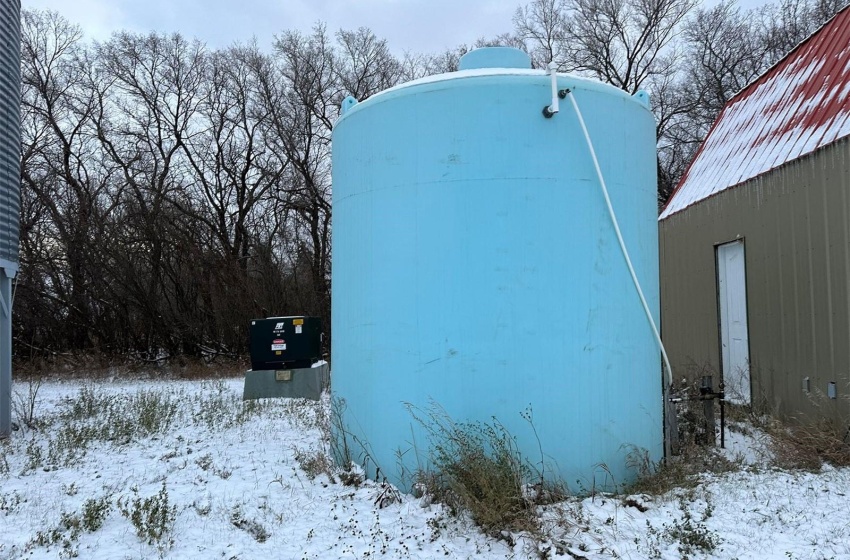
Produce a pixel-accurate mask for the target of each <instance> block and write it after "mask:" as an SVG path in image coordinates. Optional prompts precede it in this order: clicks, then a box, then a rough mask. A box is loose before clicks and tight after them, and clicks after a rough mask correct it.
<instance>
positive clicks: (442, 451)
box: [408, 405, 540, 537]
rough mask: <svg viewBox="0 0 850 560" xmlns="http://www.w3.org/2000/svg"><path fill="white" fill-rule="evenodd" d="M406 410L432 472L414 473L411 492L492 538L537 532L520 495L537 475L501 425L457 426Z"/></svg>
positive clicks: (439, 415) (438, 415)
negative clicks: (426, 446)
mask: <svg viewBox="0 0 850 560" xmlns="http://www.w3.org/2000/svg"><path fill="white" fill-rule="evenodd" d="M408 409H409V410H410V411H411V414H412V415H413V417H414V418H415V419H416V420H417V421H418V422H419V423H420V424H422V426H423V427H424V428H425V429H426V431H427V432H428V434H429V436H430V440H431V447H430V450H429V459H430V463H431V465H432V470H427V469H421V470H420V471H419V472H418V473H416V475H415V477H414V479H415V487H416V488H418V489H419V490H420V491H422V492H423V493H426V494H428V495H430V496H431V498H432V499H433V500H434V501H437V502H441V503H444V504H445V505H447V506H448V507H449V509H450V511H451V512H452V513H454V514H458V513H463V512H466V513H468V514H469V515H470V516H471V517H472V519H473V521H474V522H475V523H476V524H477V525H479V526H480V527H481V528H482V529H483V530H484V531H485V532H487V533H488V534H490V535H492V536H495V537H502V536H503V531H529V532H533V533H536V532H538V531H539V528H540V520H539V518H538V516H537V513H536V511H535V507H534V504H533V503H532V501H531V500H530V499H529V498H528V497H527V495H526V492H525V488H526V482H527V481H528V480H530V479H531V478H532V474H535V475H537V474H539V473H537V472H536V471H535V470H534V469H532V468H531V467H530V465H529V464H528V462H527V461H526V460H525V459H524V458H523V457H522V455H521V454H520V453H519V451H518V449H517V446H516V440H515V438H514V437H513V436H512V435H511V434H510V433H509V432H508V430H507V429H506V428H505V426H504V425H502V424H501V423H500V422H499V421H498V420H496V419H493V422H492V423H480V422H467V423H456V422H454V421H453V420H452V419H451V418H450V417H449V416H448V414H447V413H446V412H445V411H444V410H442V409H440V408H438V407H436V406H434V405H432V406H431V408H430V409H429V410H428V411H426V412H425V413H424V414H423V413H422V412H421V411H419V410H418V409H415V408H414V407H412V406H410V405H408ZM535 479H536V477H535Z"/></svg>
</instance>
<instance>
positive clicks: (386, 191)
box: [331, 48, 663, 490]
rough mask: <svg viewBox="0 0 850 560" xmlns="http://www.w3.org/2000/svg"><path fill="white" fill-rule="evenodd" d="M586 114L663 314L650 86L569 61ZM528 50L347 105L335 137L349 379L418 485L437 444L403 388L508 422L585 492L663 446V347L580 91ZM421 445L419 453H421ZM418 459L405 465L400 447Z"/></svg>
mask: <svg viewBox="0 0 850 560" xmlns="http://www.w3.org/2000/svg"><path fill="white" fill-rule="evenodd" d="M557 85H558V87H559V88H568V89H570V90H571V92H572V93H571V95H574V96H575V100H576V102H577V103H578V105H579V108H580V109H581V111H582V113H583V115H584V119H585V121H586V124H587V128H588V130H589V134H590V136H591V138H592V141H593V143H594V146H595V149H596V152H597V155H598V158H599V164H600V166H601V169H602V173H603V174H604V176H605V179H606V182H607V185H608V189H609V191H610V196H611V201H612V204H613V206H614V209H615V211H616V212H617V215H618V218H619V222H620V226H621V229H622V233H623V236H624V238H625V240H626V244H627V247H628V249H629V251H630V254H631V258H632V261H633V264H634V267H635V270H636V273H637V276H638V278H639V280H640V282H641V284H642V286H643V289H644V291H645V293H646V296H647V300H648V303H649V306H650V309H651V310H652V312H653V314H654V315H655V319H656V321H657V320H658V307H659V296H658V242H657V223H656V216H657V212H656V153H655V122H654V119H653V117H652V114H651V112H650V111H649V108H648V101H647V98H646V95H645V94H643V93H640V94H638V95H636V96H634V97H633V96H629V95H628V94H626V93H625V92H623V91H621V90H619V89H616V88H614V87H611V86H608V85H605V84H601V83H598V82H595V81H592V80H586V79H582V78H578V77H574V76H569V75H559V76H558V78H557ZM551 100H552V92H551V81H550V76H548V75H547V73H546V72H545V71H543V70H531V69H530V63H529V59H528V57H527V55H525V54H524V53H522V52H521V51H518V50H516V49H510V48H488V49H480V50H476V51H472V52H471V53H469V54H467V55H466V56H465V57H464V59H463V60H462V62H461V70H460V71H458V72H453V73H449V74H442V75H439V76H433V77H429V78H424V79H421V80H416V81H413V82H409V83H406V84H403V85H401V86H398V87H394V88H392V89H389V90H386V91H384V92H382V93H380V94H377V95H375V96H373V97H371V98H369V99H368V100H366V101H364V102H362V103H357V102H356V101H355V100H353V99H350V98H349V99H347V100H346V101H345V102H343V114H342V116H341V117H340V119H339V120H338V122H337V124H336V127H335V128H334V132H333V212H334V214H333V216H334V224H333V301H332V335H333V338H332V363H331V365H332V370H333V377H332V390H333V393H334V396H335V397H338V398H340V399H343V400H344V401H345V412H344V421H345V423H346V425H347V426H348V428H349V430H351V432H352V433H354V434H355V435H356V436H357V439H358V440H359V441H360V442H362V443H364V444H365V445H367V447H368V449H367V451H368V454H369V459H368V460H366V459H365V456H364V453H363V450H362V449H360V448H359V446H358V444H355V450H354V451H355V452H354V455H355V459H359V460H361V461H365V462H366V463H368V464H369V466H370V474H374V464H375V463H377V464H378V465H379V466H380V469H381V472H382V473H384V474H386V475H388V477H389V478H390V480H391V481H393V482H396V483H400V484H401V485H402V486H403V487H407V486H408V483H409V480H404V479H403V477H402V473H403V472H404V469H405V468H406V469H408V471H409V470H410V469H414V468H415V467H416V466H417V464H419V462H420V461H422V460H423V458H424V453H425V452H426V451H427V447H428V439H427V436H426V435H425V434H424V433H423V431H422V429H421V427H419V426H418V425H417V423H416V422H415V421H414V420H413V419H412V418H411V416H410V414H409V412H408V411H407V409H406V408H405V403H411V404H413V405H415V406H418V407H420V408H423V409H427V408H428V407H429V403H431V402H434V403H437V404H439V405H440V406H441V407H443V408H444V409H445V411H446V412H447V413H448V414H449V415H450V416H451V417H452V418H454V419H455V420H458V421H483V422H490V421H492V419H493V418H494V417H495V418H497V419H498V420H499V421H500V422H501V423H502V424H504V425H505V426H506V427H507V428H508V429H509V430H510V431H511V432H512V433H513V434H514V435H515V436H516V437H517V440H518V443H519V446H520V449H521V450H522V451H524V452H525V453H526V455H527V456H528V457H529V458H530V459H531V461H532V462H537V461H539V460H540V458H539V451H538V442H537V439H536V437H535V435H534V433H533V431H532V430H531V427H530V426H529V424H528V423H527V422H526V421H525V420H524V419H523V418H522V417H521V416H520V413H521V412H523V411H524V410H526V409H527V408H529V407H531V410H532V412H533V419H534V425H535V427H536V430H537V434H538V435H539V439H540V444H541V445H542V448H543V453H544V454H545V457H544V460H545V462H546V471H547V472H548V473H550V474H556V475H558V476H560V477H562V479H563V480H565V481H566V482H567V483H568V484H569V485H570V486H571V488H572V489H573V490H581V488H582V487H583V488H587V489H589V488H591V487H596V488H600V487H601V486H608V487H610V486H611V484H612V483H616V484H620V483H623V482H625V481H627V480H629V478H631V477H632V473H630V472H629V470H628V468H627V466H626V454H627V453H628V452H629V451H630V450H631V449H644V450H646V451H647V452H648V453H649V456H650V458H651V459H655V460H657V459H659V458H660V457H661V456H662V453H663V440H662V394H661V365H660V355H659V350H658V348H657V346H656V344H655V342H654V338H653V334H652V330H651V327H650V324H649V321H648V320H647V317H646V316H645V314H644V311H643V309H642V306H641V303H640V300H639V298H638V295H637V291H636V289H635V287H634V285H633V283H632V280H631V278H630V275H629V272H628V269H627V266H626V261H625V259H624V257H623V255H622V253H621V251H620V248H619V246H618V243H617V239H616V236H615V232H614V228H613V226H612V222H611V219H610V218H609V215H608V213H607V210H606V206H605V200H604V197H603V194H602V191H601V189H600V186H599V181H598V179H597V176H596V173H595V171H594V167H593V161H592V158H591V155H590V151H589V149H588V146H587V143H586V141H585V138H584V136H583V133H582V131H581V128H580V125H579V121H578V119H577V116H576V113H575V111H574V110H573V108H572V106H571V104H570V103H569V99H566V100H562V101H561V102H560V113H558V114H556V115H555V116H553V117H552V118H545V117H544V116H543V114H542V109H543V108H544V107H545V106H547V105H549V104H550V103H551ZM417 454H418V458H417ZM399 456H401V457H402V459H401V461H402V462H403V463H404V468H403V467H402V466H401V465H400V464H399V459H398V457H399Z"/></svg>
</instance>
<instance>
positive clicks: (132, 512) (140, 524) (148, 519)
mask: <svg viewBox="0 0 850 560" xmlns="http://www.w3.org/2000/svg"><path fill="white" fill-rule="evenodd" d="M133 494H134V497H133V498H132V499H131V498H122V499H119V500H118V509H119V511H120V512H121V515H123V516H124V517H126V518H127V519H129V520H130V523H132V524H133V527H134V528H135V529H136V535H137V536H138V537H139V538H140V539H141V540H142V541H144V542H146V543H148V544H150V545H159V546H162V545H166V544H168V545H170V544H171V541H170V540H168V536H169V535H170V534H171V530H172V528H173V526H174V522H175V520H176V519H177V506H176V505H170V504H169V499H168V490H167V489H166V488H165V482H163V483H162V488H161V489H160V491H159V492H158V493H157V494H154V495H153V496H150V497H149V498H144V499H142V498H141V497H139V496H138V489H136V488H134V489H133Z"/></svg>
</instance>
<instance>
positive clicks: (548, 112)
mask: <svg viewBox="0 0 850 560" xmlns="http://www.w3.org/2000/svg"><path fill="white" fill-rule="evenodd" d="M549 73H550V75H551V76H552V84H553V88H555V87H556V86H555V80H556V74H555V70H554V68H553V65H552V64H550V65H549ZM571 93H572V92H571V91H570V90H569V89H562V90H560V91H557V96H553V97H555V100H554V101H553V103H552V105H549V106H547V107H544V108H543V115H544V116H545V117H546V118H551V117H552V116H553V115H554V114H555V113H557V112H558V103H557V98H560V99H565V98H566V97H567V95H569V97H570V102H571V103H572V106H573V109H575V112H576V116H577V117H578V122H579V125H581V131H582V133H583V134H584V139H585V141H586V142H587V147H588V149H589V150H590V157H591V158H592V159H593V167H594V169H595V170H596V176H597V177H598V178H599V185H600V187H602V195H603V196H604V197H605V205H606V206H607V207H608V215H609V216H610V217H611V223H612V224H613V225H614V232H615V233H616V234H617V241H618V242H619V244H620V250H621V251H622V253H623V257H624V258H625V259H626V265H627V266H628V268H629V274H630V275H631V277H632V282H633V283H634V285H635V289H637V293H638V296H639V297H640V302H641V304H642V305H643V311H644V313H645V314H646V318H647V320H649V325H650V327H652V334H653V335H655V342H656V343H657V344H658V348H659V349H660V350H661V356H662V358H663V359H664V368H665V369H666V371H667V377H666V383H664V384H663V385H664V386H663V398H664V412H665V414H667V413H669V410H668V407H667V402H668V394H669V391H670V387H672V386H673V368H671V367H670V359H669V358H668V357H667V350H666V349H665V348H664V343H663V342H662V341H661V334H660V333H659V332H658V327H657V326H656V324H655V319H653V318H652V312H651V311H650V310H649V304H648V303H647V302H646V297H645V296H644V294H643V289H642V288H641V286H640V281H639V280H638V277H637V274H636V273H635V268H634V266H633V265H632V259H631V257H629V251H628V249H626V242H625V241H624V240H623V234H622V232H621V231H620V223H619V222H618V221H617V215H616V213H615V212H614V207H613V206H612V205H611V197H610V196H608V187H607V186H606V184H605V178H604V177H603V176H602V170H601V169H600V167H599V159H598V158H597V157H596V150H594V149H593V142H592V141H591V139H590V133H589V132H588V131H587V125H585V123H584V117H583V116H582V114H581V110H580V109H579V108H578V103H576V99H575V96H574V95H570V94H571ZM669 435H671V434H668V436H669ZM664 454H665V455H666V456H667V457H669V456H670V455H671V441H670V437H666V438H664Z"/></svg>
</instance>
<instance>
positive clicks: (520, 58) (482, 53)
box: [458, 47, 531, 70]
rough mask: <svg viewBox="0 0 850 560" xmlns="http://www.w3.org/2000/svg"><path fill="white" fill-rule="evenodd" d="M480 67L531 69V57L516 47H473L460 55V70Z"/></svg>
mask: <svg viewBox="0 0 850 560" xmlns="http://www.w3.org/2000/svg"><path fill="white" fill-rule="evenodd" d="M479 68H524V69H526V70H530V69H531V57H530V56H528V54H526V53H525V52H524V51H521V50H519V49H515V48H514V47H483V48H480V49H473V50H471V51H469V52H468V53H466V54H465V55H463V56H462V57H460V64H459V66H458V69H459V70H476V69H479Z"/></svg>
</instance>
